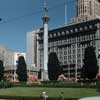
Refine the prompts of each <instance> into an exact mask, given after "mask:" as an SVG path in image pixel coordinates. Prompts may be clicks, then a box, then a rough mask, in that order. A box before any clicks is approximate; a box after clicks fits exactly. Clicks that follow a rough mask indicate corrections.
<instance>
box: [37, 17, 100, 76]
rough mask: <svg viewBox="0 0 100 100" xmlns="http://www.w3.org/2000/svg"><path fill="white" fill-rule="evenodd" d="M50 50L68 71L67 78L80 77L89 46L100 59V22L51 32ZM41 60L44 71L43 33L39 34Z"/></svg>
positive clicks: (81, 24) (71, 26) (90, 22)
mask: <svg viewBox="0 0 100 100" xmlns="http://www.w3.org/2000/svg"><path fill="white" fill-rule="evenodd" d="M48 41H49V43H48V50H49V53H50V52H56V54H57V56H58V59H59V61H60V65H61V66H63V67H64V68H65V69H66V70H65V72H66V74H65V75H66V77H69V78H73V77H74V78H76V77H80V70H81V68H82V66H83V59H84V51H85V48H86V47H88V46H93V47H95V51H96V57H97V59H98V55H99V51H98V50H99V48H100V20H99V19H94V20H90V21H86V22H82V23H77V24H72V25H67V26H63V27H60V28H57V29H53V30H49V34H48ZM38 42H39V52H40V55H39V58H40V59H39V60H40V67H41V70H42V69H43V32H39V33H38Z"/></svg>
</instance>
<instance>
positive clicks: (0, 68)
mask: <svg viewBox="0 0 100 100" xmlns="http://www.w3.org/2000/svg"><path fill="white" fill-rule="evenodd" d="M3 76H4V66H3V61H2V60H0V81H1V80H3V78H4V77H3Z"/></svg>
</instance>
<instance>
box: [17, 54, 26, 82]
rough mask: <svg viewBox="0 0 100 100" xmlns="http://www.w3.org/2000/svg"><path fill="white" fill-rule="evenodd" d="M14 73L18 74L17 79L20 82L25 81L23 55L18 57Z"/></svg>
mask: <svg viewBox="0 0 100 100" xmlns="http://www.w3.org/2000/svg"><path fill="white" fill-rule="evenodd" d="M16 73H17V75H18V80H19V81H20V82H25V81H27V69H26V62H25V59H24V57H23V56H20V57H19V58H18V64H17V70H16Z"/></svg>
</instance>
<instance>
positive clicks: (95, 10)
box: [72, 0, 100, 23]
mask: <svg viewBox="0 0 100 100" xmlns="http://www.w3.org/2000/svg"><path fill="white" fill-rule="evenodd" d="M76 4H77V6H76V11H77V12H76V17H74V18H73V21H72V22H73V23H79V22H84V21H87V20H92V19H95V18H100V0H76Z"/></svg>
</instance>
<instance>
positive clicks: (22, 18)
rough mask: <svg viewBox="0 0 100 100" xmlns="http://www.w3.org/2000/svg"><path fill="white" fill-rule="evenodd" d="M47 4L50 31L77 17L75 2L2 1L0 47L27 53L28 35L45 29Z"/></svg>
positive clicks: (53, 0)
mask: <svg viewBox="0 0 100 100" xmlns="http://www.w3.org/2000/svg"><path fill="white" fill-rule="evenodd" d="M44 1H46V2H47V8H48V16H49V17H50V22H49V29H54V28H57V27H61V26H64V23H65V8H64V7H65V6H64V5H66V6H67V10H66V11H67V14H66V15H67V17H66V19H67V22H66V23H69V22H70V19H71V18H72V17H73V16H75V0H0V18H1V19H2V20H1V21H0V45H4V46H6V47H8V48H9V49H11V50H14V51H17V52H26V51H27V49H26V33H27V32H31V31H33V30H36V29H39V28H41V27H43V23H42V19H41V18H42V17H43V15H44V12H43V11H44V10H43V5H44Z"/></svg>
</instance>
